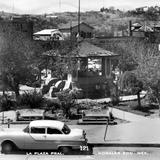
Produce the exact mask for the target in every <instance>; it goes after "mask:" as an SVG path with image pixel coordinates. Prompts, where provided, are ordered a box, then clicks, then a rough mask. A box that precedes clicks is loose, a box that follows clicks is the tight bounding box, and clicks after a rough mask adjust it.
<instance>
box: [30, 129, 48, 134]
mask: <svg viewBox="0 0 160 160" xmlns="http://www.w3.org/2000/svg"><path fill="white" fill-rule="evenodd" d="M31 133H33V134H36V133H38V134H45V128H36V127H31Z"/></svg>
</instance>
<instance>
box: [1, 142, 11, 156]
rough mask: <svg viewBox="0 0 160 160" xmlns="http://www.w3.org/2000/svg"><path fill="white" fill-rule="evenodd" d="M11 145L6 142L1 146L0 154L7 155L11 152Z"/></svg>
mask: <svg viewBox="0 0 160 160" xmlns="http://www.w3.org/2000/svg"><path fill="white" fill-rule="evenodd" d="M13 147H14V146H13V144H12V143H11V142H6V143H3V144H2V153H5V154H8V153H11V152H12V151H13Z"/></svg>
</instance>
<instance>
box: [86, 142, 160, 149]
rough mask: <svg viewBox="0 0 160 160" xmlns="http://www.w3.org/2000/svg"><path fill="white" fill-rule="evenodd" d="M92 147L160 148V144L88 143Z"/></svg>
mask: <svg viewBox="0 0 160 160" xmlns="http://www.w3.org/2000/svg"><path fill="white" fill-rule="evenodd" d="M88 145H90V146H92V147H155V148H160V144H152V143H148V144H147V143H146V144H144V143H88Z"/></svg>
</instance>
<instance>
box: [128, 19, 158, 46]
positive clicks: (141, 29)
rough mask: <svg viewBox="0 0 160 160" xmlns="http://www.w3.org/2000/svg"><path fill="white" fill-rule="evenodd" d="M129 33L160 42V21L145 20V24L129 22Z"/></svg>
mask: <svg viewBox="0 0 160 160" xmlns="http://www.w3.org/2000/svg"><path fill="white" fill-rule="evenodd" d="M128 35H129V36H132V37H137V38H145V39H148V40H150V41H151V42H154V43H159V42H160V23H159V22H156V23H155V22H152V21H150V22H148V23H146V22H144V24H140V23H133V24H132V22H131V21H130V22H129V30H128Z"/></svg>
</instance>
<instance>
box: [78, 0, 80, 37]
mask: <svg viewBox="0 0 160 160" xmlns="http://www.w3.org/2000/svg"><path fill="white" fill-rule="evenodd" d="M78 2H79V3H78V34H79V36H80V0H78Z"/></svg>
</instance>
